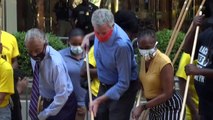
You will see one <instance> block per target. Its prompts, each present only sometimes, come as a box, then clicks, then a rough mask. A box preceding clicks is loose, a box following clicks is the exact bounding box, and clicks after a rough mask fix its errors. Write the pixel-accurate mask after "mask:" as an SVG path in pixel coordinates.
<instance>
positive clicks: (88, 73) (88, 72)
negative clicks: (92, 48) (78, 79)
mask: <svg viewBox="0 0 213 120" xmlns="http://www.w3.org/2000/svg"><path fill="white" fill-rule="evenodd" d="M86 67H87V81H88V88H89V103H92V92H91V83H90V81H91V78H90V70H89V57H88V52H86ZM90 119H91V120H94V114H93V112H92V111H91V112H90Z"/></svg>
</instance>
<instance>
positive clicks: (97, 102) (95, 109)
mask: <svg viewBox="0 0 213 120" xmlns="http://www.w3.org/2000/svg"><path fill="white" fill-rule="evenodd" d="M100 104H101V101H100V100H99V98H97V99H95V100H94V101H92V103H91V104H90V112H93V115H94V117H96V114H97V112H98V107H99V105H100Z"/></svg>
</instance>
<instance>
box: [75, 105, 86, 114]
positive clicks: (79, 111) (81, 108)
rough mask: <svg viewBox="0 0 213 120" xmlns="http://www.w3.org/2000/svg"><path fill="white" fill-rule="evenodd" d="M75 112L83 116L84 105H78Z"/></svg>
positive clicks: (84, 112)
mask: <svg viewBox="0 0 213 120" xmlns="http://www.w3.org/2000/svg"><path fill="white" fill-rule="evenodd" d="M77 114H78V115H81V116H84V115H85V114H86V108H85V107H78V108H77Z"/></svg>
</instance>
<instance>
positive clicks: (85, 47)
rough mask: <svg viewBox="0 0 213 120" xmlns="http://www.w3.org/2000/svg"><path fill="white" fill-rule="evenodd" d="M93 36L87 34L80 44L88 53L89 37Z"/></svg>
mask: <svg viewBox="0 0 213 120" xmlns="http://www.w3.org/2000/svg"><path fill="white" fill-rule="evenodd" d="M93 35H94V32H92V33H89V34H87V35H85V37H84V39H83V41H82V43H81V47H82V48H83V49H84V50H85V51H86V52H88V51H89V42H90V37H91V36H93Z"/></svg>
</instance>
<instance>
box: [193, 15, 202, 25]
mask: <svg viewBox="0 0 213 120" xmlns="http://www.w3.org/2000/svg"><path fill="white" fill-rule="evenodd" d="M204 17H205V15H199V16H195V18H194V20H193V23H194V26H200V25H201V24H202V22H203V19H204Z"/></svg>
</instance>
